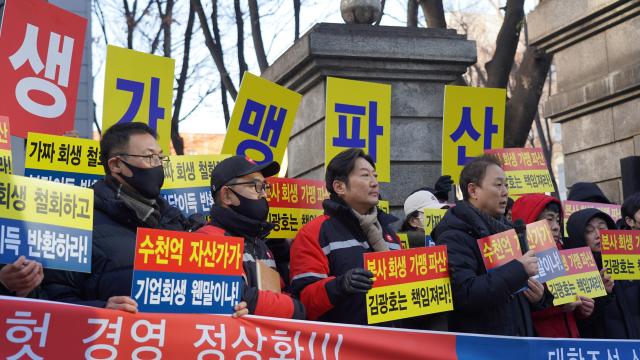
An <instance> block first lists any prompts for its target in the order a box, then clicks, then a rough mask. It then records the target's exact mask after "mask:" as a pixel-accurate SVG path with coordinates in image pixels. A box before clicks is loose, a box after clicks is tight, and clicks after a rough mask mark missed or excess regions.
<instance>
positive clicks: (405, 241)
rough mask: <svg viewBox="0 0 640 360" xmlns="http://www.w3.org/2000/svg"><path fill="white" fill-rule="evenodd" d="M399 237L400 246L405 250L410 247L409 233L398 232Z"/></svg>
mask: <svg viewBox="0 0 640 360" xmlns="http://www.w3.org/2000/svg"><path fill="white" fill-rule="evenodd" d="M396 235H398V239H400V247H401V248H402V249H404V250H406V249H408V248H409V247H410V246H409V235H407V234H406V233H397V234H396Z"/></svg>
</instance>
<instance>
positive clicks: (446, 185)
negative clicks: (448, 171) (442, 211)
mask: <svg viewBox="0 0 640 360" xmlns="http://www.w3.org/2000/svg"><path fill="white" fill-rule="evenodd" d="M451 185H453V180H452V179H451V176H449V175H443V176H440V177H439V178H438V181H436V184H435V185H434V188H435V189H434V190H435V191H436V192H435V193H434V194H433V195H435V196H436V197H437V198H438V200H440V201H447V200H449V192H450V191H451Z"/></svg>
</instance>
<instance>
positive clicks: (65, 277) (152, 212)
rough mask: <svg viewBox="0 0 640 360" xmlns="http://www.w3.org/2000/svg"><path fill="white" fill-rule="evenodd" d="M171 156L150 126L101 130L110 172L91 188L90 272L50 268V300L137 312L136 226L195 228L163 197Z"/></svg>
mask: <svg viewBox="0 0 640 360" xmlns="http://www.w3.org/2000/svg"><path fill="white" fill-rule="evenodd" d="M167 160H168V159H167V157H166V156H164V155H163V154H162V150H161V149H160V145H158V142H157V141H156V134H155V132H154V131H153V130H152V129H151V128H149V127H148V126H147V125H146V124H143V123H137V122H132V123H125V124H116V125H114V126H112V127H111V128H109V129H108V130H107V131H106V132H105V133H104V134H103V136H102V140H101V141H100V161H101V162H102V165H103V166H104V170H105V174H106V176H105V179H104V180H101V181H98V182H97V183H96V184H95V185H94V186H93V189H94V218H93V246H92V254H91V255H92V256H91V258H92V259H91V273H90V274H86V273H78V272H70V271H55V270H53V271H50V270H46V271H45V280H44V283H45V285H44V291H45V294H46V296H47V297H48V298H49V299H51V300H57V301H64V302H71V303H76V304H83V305H90V306H97V307H105V308H108V309H117V310H124V311H128V312H136V311H137V304H136V302H135V301H134V300H133V299H131V298H130V297H129V294H131V278H132V274H133V258H134V253H135V246H136V230H137V228H138V227H146V228H154V229H166V230H174V231H190V230H193V227H197V224H191V223H190V222H189V220H187V219H186V218H185V217H184V215H182V213H181V212H180V210H179V209H178V208H176V207H173V206H171V205H169V204H168V203H167V201H166V200H164V199H163V198H161V197H160V196H159V195H160V188H161V187H162V184H163V182H164V170H163V165H164V164H166V162H167Z"/></svg>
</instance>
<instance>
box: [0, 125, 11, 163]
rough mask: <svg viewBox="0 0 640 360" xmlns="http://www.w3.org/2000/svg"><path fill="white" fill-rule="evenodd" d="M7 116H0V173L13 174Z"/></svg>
mask: <svg viewBox="0 0 640 360" xmlns="http://www.w3.org/2000/svg"><path fill="white" fill-rule="evenodd" d="M9 129H10V126H9V118H8V117H6V116H0V174H9V175H11V174H13V166H11V132H10V130H9Z"/></svg>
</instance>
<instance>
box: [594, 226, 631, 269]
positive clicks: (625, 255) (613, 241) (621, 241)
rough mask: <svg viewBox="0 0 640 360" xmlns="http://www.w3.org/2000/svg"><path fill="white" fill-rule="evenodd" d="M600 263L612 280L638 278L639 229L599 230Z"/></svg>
mask: <svg viewBox="0 0 640 360" xmlns="http://www.w3.org/2000/svg"><path fill="white" fill-rule="evenodd" d="M600 241H601V244H602V264H603V267H604V268H606V269H607V273H608V274H611V278H612V279H613V280H640V231H632V230H600Z"/></svg>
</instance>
